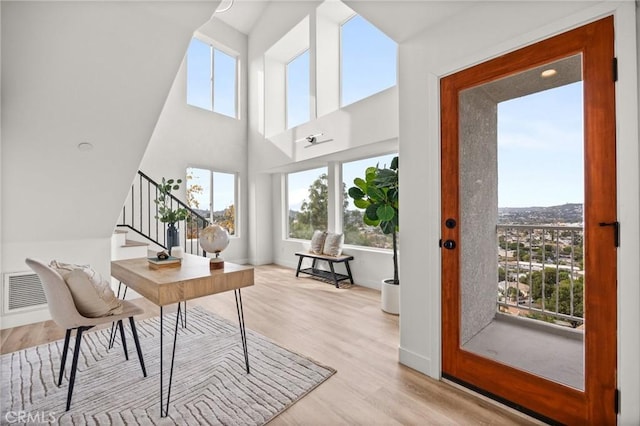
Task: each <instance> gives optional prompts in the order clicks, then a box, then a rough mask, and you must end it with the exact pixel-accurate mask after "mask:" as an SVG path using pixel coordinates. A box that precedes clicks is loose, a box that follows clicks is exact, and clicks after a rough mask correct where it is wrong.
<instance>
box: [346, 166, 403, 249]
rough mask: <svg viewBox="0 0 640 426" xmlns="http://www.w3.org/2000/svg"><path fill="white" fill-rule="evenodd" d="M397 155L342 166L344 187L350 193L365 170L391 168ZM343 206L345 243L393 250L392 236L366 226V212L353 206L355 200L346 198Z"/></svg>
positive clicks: (378, 228)
mask: <svg viewBox="0 0 640 426" xmlns="http://www.w3.org/2000/svg"><path fill="white" fill-rule="evenodd" d="M396 155H397V154H389V155H382V156H379V157H372V158H365V159H364V160H358V161H351V162H349V163H343V164H342V179H343V182H344V186H345V188H346V190H347V191H348V190H349V188H351V187H352V186H354V184H353V180H354V179H355V178H363V179H364V176H365V170H367V168H368V167H375V166H376V165H378V166H380V167H385V166H386V167H389V166H391V160H392V159H393V157H395V156H396ZM345 201H347V202H345V203H344V204H343V206H344V210H343V215H342V218H343V224H342V231H343V233H344V243H345V244H352V245H357V246H366V247H376V248H388V249H390V248H393V239H392V237H391V235H385V234H383V233H382V230H381V229H380V227H377V226H375V227H374V226H368V225H365V224H364V222H363V221H362V216H363V214H364V212H363V211H362V210H360V209H358V208H357V207H356V206H354V205H353V199H351V198H350V197H349V196H345Z"/></svg>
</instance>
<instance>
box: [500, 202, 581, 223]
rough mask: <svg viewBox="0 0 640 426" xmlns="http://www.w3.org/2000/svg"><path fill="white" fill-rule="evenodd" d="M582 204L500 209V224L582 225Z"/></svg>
mask: <svg viewBox="0 0 640 426" xmlns="http://www.w3.org/2000/svg"><path fill="white" fill-rule="evenodd" d="M583 222H584V216H583V208H582V204H572V203H568V204H563V205H560V206H551V207H499V208H498V223H499V224H501V225H503V224H517V225H526V224H531V225H542V224H547V225H553V224H558V223H573V224H582V223H583Z"/></svg>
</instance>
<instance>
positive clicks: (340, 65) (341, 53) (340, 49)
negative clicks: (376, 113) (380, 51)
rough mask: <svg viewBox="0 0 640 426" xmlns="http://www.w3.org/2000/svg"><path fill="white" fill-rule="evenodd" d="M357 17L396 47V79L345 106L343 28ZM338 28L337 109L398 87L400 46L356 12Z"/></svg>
mask: <svg viewBox="0 0 640 426" xmlns="http://www.w3.org/2000/svg"><path fill="white" fill-rule="evenodd" d="M358 16H359V17H361V18H362V19H363V20H364V21H365V22H367V23H368V24H369V25H371V26H372V27H374V28H375V29H376V30H378V31H380V32H381V33H382V34H384V35H385V36H386V37H387V38H388V39H389V40H391V41H392V42H393V43H395V45H396V51H395V65H396V71H395V77H396V81H395V84H393V85H391V86H389V87H386V88H384V89H381V90H378V91H376V92H373V93H371V94H369V95H367V96H365V97H363V98H360V99H357V100H355V101H351V102H349V103H346V104H345V103H343V89H344V80H343V78H342V76H343V74H342V71H343V59H344V48H343V43H342V40H343V33H344V26H345V25H346V24H347V23H349V21H351V20H353V19H355V18H356V17H358ZM338 28H339V34H338V40H339V43H338V55H339V57H338V61H339V62H338V90H339V92H338V109H342V108H345V107H348V106H349V105H353V104H355V103H358V102H360V101H363V100H365V99H368V98H370V97H371V96H374V95H376V94H378V93H381V92H384V91H385V90H388V89H390V88H392V87H396V86H398V55H399V52H398V50H399V47H400V46H399V44H398V43H397V42H396V41H395V40H393V39H392V38H391V37H389V36H387V35H386V34H385V33H384V32H383V31H382V30H381V29H380V28H378V27H377V26H375V25H374V24H372V23H371V22H369V21H368V20H367V19H366V18H365V17H364V16H362V15H360V14H358V13H357V12H354V13H353V14H352V15H350V16H349V17H347V18H346V19H344V20H343V21H342V22H340V24H339V27H338Z"/></svg>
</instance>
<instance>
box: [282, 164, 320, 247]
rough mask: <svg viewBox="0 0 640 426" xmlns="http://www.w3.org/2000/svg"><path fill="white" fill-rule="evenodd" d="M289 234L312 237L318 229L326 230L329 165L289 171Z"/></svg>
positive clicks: (291, 235)
mask: <svg viewBox="0 0 640 426" xmlns="http://www.w3.org/2000/svg"><path fill="white" fill-rule="evenodd" d="M287 191H288V194H287V199H288V203H289V238H300V239H304V240H310V239H311V236H312V235H313V231H314V230H315V229H321V230H326V229H327V223H328V219H327V218H328V214H327V201H328V197H329V188H328V184H327V168H326V167H322V168H319V169H313V170H305V171H303V172H297V173H289V174H288V175H287Z"/></svg>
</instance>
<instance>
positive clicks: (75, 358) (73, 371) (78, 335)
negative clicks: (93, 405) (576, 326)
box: [66, 327, 91, 411]
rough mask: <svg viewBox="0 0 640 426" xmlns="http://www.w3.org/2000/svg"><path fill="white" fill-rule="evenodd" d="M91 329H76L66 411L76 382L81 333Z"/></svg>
mask: <svg viewBox="0 0 640 426" xmlns="http://www.w3.org/2000/svg"><path fill="white" fill-rule="evenodd" d="M90 328H91V327H78V331H77V333H76V344H75V349H74V350H73V362H72V363H71V376H70V377H69V391H68V392H67V410H66V411H69V407H71V396H72V395H73V385H74V383H75V381H76V370H77V369H78V356H79V355H80V342H81V341H82V333H83V332H85V331H86V330H88V329H90Z"/></svg>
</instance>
